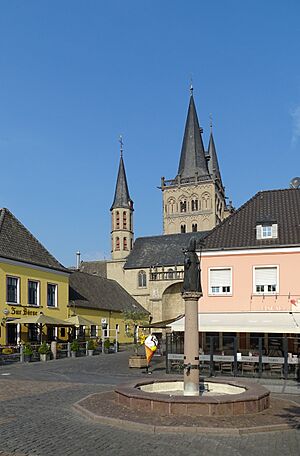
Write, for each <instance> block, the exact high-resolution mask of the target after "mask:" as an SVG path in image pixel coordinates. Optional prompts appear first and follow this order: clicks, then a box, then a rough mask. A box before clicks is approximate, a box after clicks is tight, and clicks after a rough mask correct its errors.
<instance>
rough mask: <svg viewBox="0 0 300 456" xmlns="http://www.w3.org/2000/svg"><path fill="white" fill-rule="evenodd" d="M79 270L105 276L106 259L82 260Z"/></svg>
mask: <svg viewBox="0 0 300 456" xmlns="http://www.w3.org/2000/svg"><path fill="white" fill-rule="evenodd" d="M80 271H82V272H86V273H88V274H96V275H98V276H100V277H104V278H107V261H106V260H103V261H82V262H81V263H80Z"/></svg>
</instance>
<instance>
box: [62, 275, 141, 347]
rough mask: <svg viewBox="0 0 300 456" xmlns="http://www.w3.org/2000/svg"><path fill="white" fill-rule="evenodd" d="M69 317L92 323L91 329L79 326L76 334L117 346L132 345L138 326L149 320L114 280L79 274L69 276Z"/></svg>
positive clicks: (139, 306)
mask: <svg viewBox="0 0 300 456" xmlns="http://www.w3.org/2000/svg"><path fill="white" fill-rule="evenodd" d="M72 315H78V316H81V317H84V318H86V319H87V320H90V321H91V322H93V323H95V324H93V325H91V327H85V326H84V325H80V326H79V328H78V332H77V335H79V336H82V337H98V338H102V336H103V335H104V337H105V338H109V339H110V340H111V342H112V341H114V340H117V341H118V342H119V343H131V342H133V336H134V335H135V331H136V330H137V327H138V325H139V324H140V323H142V322H145V321H146V322H147V321H148V319H149V313H148V312H147V311H146V310H145V309H144V308H143V307H142V306H141V305H140V304H139V303H138V302H137V301H136V300H135V299H134V298H133V297H132V296H130V294H129V293H128V292H127V291H126V290H125V289H124V288H122V287H121V285H119V284H118V283H117V282H116V281H115V280H110V279H106V278H104V277H99V276H97V275H92V274H88V273H84V272H80V271H74V272H72V273H71V275H70V308H69V316H72ZM132 317H133V318H132ZM102 324H104V326H105V329H104V334H103V333H102ZM78 333H79V334H78Z"/></svg>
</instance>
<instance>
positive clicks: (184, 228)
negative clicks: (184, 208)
mask: <svg viewBox="0 0 300 456" xmlns="http://www.w3.org/2000/svg"><path fill="white" fill-rule="evenodd" d="M180 230H181V233H185V232H186V225H184V224H183V225H181V228H180Z"/></svg>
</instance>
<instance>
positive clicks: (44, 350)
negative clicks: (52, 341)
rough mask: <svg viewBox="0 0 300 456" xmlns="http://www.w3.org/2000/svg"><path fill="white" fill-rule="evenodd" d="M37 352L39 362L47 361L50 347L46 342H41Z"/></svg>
mask: <svg viewBox="0 0 300 456" xmlns="http://www.w3.org/2000/svg"><path fill="white" fill-rule="evenodd" d="M38 352H39V354H40V360H41V361H47V360H48V359H50V353H51V350H50V347H49V345H48V344H47V343H46V342H43V343H42V345H41V346H40V347H39V349H38Z"/></svg>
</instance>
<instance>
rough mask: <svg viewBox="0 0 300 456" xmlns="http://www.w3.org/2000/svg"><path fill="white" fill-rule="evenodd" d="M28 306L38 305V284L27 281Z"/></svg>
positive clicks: (33, 281)
mask: <svg viewBox="0 0 300 456" xmlns="http://www.w3.org/2000/svg"><path fill="white" fill-rule="evenodd" d="M28 304H29V305H31V306H38V305H39V282H37V281H35V280H28Z"/></svg>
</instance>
